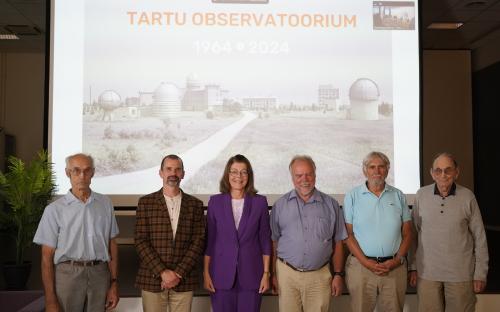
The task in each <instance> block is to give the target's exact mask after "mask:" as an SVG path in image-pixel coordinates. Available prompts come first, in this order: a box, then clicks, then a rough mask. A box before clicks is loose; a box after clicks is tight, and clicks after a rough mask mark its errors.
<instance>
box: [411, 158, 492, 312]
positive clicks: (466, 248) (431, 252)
mask: <svg viewBox="0 0 500 312" xmlns="http://www.w3.org/2000/svg"><path fill="white" fill-rule="evenodd" d="M459 173H460V169H459V167H458V164H457V161H456V159H455V157H453V155H451V154H449V153H440V154H438V155H437V156H436V157H435V158H434V160H433V162H432V168H431V170H430V174H431V176H432V179H433V180H434V183H433V184H431V185H427V186H424V187H422V188H421V189H420V190H418V192H417V195H416V201H415V206H414V207H413V211H412V214H413V223H414V228H415V230H416V234H417V235H416V241H415V244H414V246H416V248H417V249H416V257H412V258H413V260H412V263H411V268H412V269H413V271H411V272H410V284H411V285H412V286H417V291H418V302H419V303H418V311H421V312H423V311H426V312H429V311H430V312H433V311H436V312H442V311H464V312H470V311H474V310H475V303H476V295H475V294H476V293H479V292H482V291H483V290H484V288H485V286H486V276H487V274H488V245H487V243H486V234H485V231H484V226H483V220H482V218H481V212H480V210H479V206H478V204H477V201H476V198H475V197H474V194H473V193H472V192H471V191H470V190H469V189H467V188H465V187H463V186H461V185H458V184H456V183H455V181H456V180H457V179H458V175H459ZM415 269H416V271H415Z"/></svg>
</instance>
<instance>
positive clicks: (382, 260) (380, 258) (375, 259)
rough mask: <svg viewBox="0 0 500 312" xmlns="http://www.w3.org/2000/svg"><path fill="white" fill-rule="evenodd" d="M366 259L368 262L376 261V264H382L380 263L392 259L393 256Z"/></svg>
mask: <svg viewBox="0 0 500 312" xmlns="http://www.w3.org/2000/svg"><path fill="white" fill-rule="evenodd" d="M367 258H368V259H370V260H374V261H377V263H382V262H385V261H387V260H391V259H394V256H392V257H367Z"/></svg>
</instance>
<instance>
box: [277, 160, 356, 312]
mask: <svg viewBox="0 0 500 312" xmlns="http://www.w3.org/2000/svg"><path fill="white" fill-rule="evenodd" d="M289 169H290V173H291V175H292V181H293V184H294V187H295V189H294V190H292V191H290V192H288V193H287V194H285V195H283V196H282V197H281V198H280V199H278V201H276V203H275V204H274V206H273V209H272V212H271V230H272V240H273V268H274V269H273V280H272V281H273V291H274V292H275V293H278V294H279V309H280V311H286V312H290V311H291V312H293V311H304V312H307V311H314V312H317V311H328V309H329V304H330V295H334V296H339V295H340V294H341V293H342V285H343V277H344V251H343V246H342V240H344V239H345V238H347V233H346V229H345V224H344V217H343V215H342V210H340V208H339V205H338V203H337V201H336V200H335V199H333V198H332V197H330V196H328V195H326V194H324V193H322V192H320V191H318V190H317V189H316V188H315V183H316V165H315V164H314V161H313V160H312V158H311V157H309V156H295V157H294V158H293V159H292V161H291V162H290V166H289ZM330 261H332V263H333V269H334V276H333V278H332V275H331V273H330V270H329V264H330Z"/></svg>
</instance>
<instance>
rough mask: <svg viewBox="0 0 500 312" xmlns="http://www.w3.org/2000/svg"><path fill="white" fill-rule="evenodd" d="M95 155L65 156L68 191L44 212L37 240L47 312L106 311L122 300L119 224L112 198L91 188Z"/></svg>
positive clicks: (36, 236) (36, 235)
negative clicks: (119, 282) (120, 288)
mask: <svg viewBox="0 0 500 312" xmlns="http://www.w3.org/2000/svg"><path fill="white" fill-rule="evenodd" d="M94 171H95V170H94V160H93V159H92V157H91V156H89V155H85V154H75V155H71V156H68V157H67V158H66V175H67V176H68V178H69V180H70V182H71V189H70V190H69V191H68V193H67V194H66V195H64V196H62V197H61V198H59V199H58V200H56V201H54V202H53V203H51V204H49V205H48V206H47V208H45V210H44V212H43V216H42V219H41V220H40V223H39V225H38V229H37V231H36V234H35V238H34V240H33V241H34V242H35V243H36V244H38V245H41V246H42V281H43V287H44V290H45V311H47V312H53V311H72V312H73V311H89V312H91V311H104V310H105V309H108V310H111V309H113V308H115V307H116V305H117V304H118V300H119V297H118V286H117V274H118V269H117V267H118V247H117V244H116V241H115V237H116V236H117V235H118V226H117V224H116V219H115V216H114V209H113V205H112V203H111V200H110V199H109V198H108V197H107V196H104V195H101V194H98V193H95V192H94V191H92V190H91V189H90V183H91V181H92V177H93V176H94Z"/></svg>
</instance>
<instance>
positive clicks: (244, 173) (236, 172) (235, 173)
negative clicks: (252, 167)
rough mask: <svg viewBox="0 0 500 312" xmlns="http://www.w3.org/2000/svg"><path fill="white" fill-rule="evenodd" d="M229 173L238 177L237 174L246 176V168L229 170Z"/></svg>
mask: <svg viewBox="0 0 500 312" xmlns="http://www.w3.org/2000/svg"><path fill="white" fill-rule="evenodd" d="M229 175H230V176H232V177H239V176H242V177H248V171H246V170H241V171H238V170H231V171H229Z"/></svg>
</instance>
